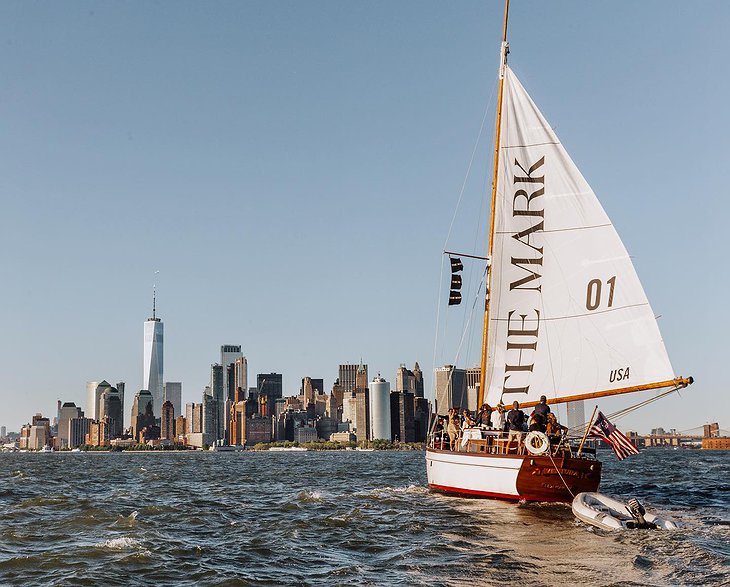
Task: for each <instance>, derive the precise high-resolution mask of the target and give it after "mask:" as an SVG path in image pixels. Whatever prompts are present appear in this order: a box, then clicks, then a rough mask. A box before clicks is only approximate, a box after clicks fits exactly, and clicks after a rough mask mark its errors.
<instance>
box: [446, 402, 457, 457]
mask: <svg viewBox="0 0 730 587" xmlns="http://www.w3.org/2000/svg"><path fill="white" fill-rule="evenodd" d="M446 433H447V434H448V435H449V447H450V448H451V450H454V449H455V448H456V443H457V442H458V440H459V410H457V409H456V408H451V409H450V410H449V423H448V426H447V427H446Z"/></svg>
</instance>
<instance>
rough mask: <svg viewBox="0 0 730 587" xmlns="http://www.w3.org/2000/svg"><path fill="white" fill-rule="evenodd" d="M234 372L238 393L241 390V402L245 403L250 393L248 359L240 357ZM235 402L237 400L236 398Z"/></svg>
mask: <svg viewBox="0 0 730 587" xmlns="http://www.w3.org/2000/svg"><path fill="white" fill-rule="evenodd" d="M234 372H235V380H236V391H238V389H239V388H240V389H241V391H240V392H239V398H238V399H239V400H240V401H244V400H245V399H246V392H247V391H248V362H247V361H246V357H238V358H237V359H236V362H235V363H234ZM234 401H235V398H234Z"/></svg>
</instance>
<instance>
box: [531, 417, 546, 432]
mask: <svg viewBox="0 0 730 587" xmlns="http://www.w3.org/2000/svg"><path fill="white" fill-rule="evenodd" d="M528 430H529V431H530V432H535V431H536V432H545V418H543V417H542V415H540V414H538V413H537V412H532V416H530V427H529V428H528Z"/></svg>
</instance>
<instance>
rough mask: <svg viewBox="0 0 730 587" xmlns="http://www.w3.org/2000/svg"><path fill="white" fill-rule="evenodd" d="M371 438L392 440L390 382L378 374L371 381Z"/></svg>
mask: <svg viewBox="0 0 730 587" xmlns="http://www.w3.org/2000/svg"><path fill="white" fill-rule="evenodd" d="M370 438H371V439H372V440H379V439H382V440H390V439H391V437H390V383H388V382H387V381H386V380H385V379H383V378H382V377H380V376H378V377H375V378H374V379H373V380H372V381H371V382H370Z"/></svg>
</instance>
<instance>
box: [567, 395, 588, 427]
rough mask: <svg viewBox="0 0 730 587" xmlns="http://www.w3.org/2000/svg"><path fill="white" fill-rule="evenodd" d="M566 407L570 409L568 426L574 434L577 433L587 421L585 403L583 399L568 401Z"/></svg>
mask: <svg viewBox="0 0 730 587" xmlns="http://www.w3.org/2000/svg"><path fill="white" fill-rule="evenodd" d="M566 409H567V410H568V424H567V425H568V428H569V429H570V432H571V433H572V434H576V433H577V432H578V430H580V429H581V428H584V427H585V425H586V423H587V422H586V409H585V403H584V401H583V400H579V401H577V402H568V403H567V404H566Z"/></svg>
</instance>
